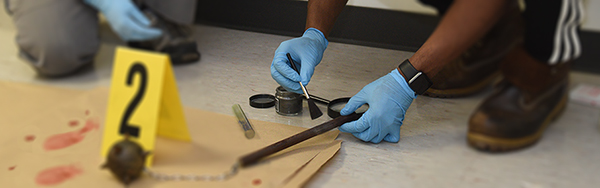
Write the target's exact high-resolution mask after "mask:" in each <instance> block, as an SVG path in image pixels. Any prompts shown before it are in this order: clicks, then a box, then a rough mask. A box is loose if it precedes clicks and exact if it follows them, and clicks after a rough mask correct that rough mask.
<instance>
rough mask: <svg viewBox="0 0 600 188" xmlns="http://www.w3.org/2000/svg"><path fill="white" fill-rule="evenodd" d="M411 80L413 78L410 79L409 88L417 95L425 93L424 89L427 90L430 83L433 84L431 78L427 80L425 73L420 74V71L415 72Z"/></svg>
mask: <svg viewBox="0 0 600 188" xmlns="http://www.w3.org/2000/svg"><path fill="white" fill-rule="evenodd" d="M419 73H421V72H419ZM411 80H414V81H412V82H411V83H410V84H409V86H410V88H411V89H413V91H414V92H415V93H417V94H419V95H421V94H423V93H425V91H427V89H429V88H430V87H431V85H433V83H432V82H431V80H429V78H428V77H427V75H425V74H422V73H421V74H417V75H416V76H415V77H413V78H412V79H411Z"/></svg>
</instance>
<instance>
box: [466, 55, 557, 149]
mask: <svg viewBox="0 0 600 188" xmlns="http://www.w3.org/2000/svg"><path fill="white" fill-rule="evenodd" d="M500 69H501V71H502V74H503V76H504V78H505V79H504V80H503V81H501V82H500V83H499V84H498V85H497V86H498V87H497V90H496V92H495V93H494V94H492V96H490V97H489V98H487V99H486V100H485V101H484V102H483V103H482V104H481V105H480V106H479V108H477V110H475V112H474V113H473V115H472V116H471V119H470V121H469V131H468V133H467V141H468V143H469V145H471V146H473V147H474V148H476V149H480V150H486V151H493V152H500V151H510V150H516V149H520V148H523V147H526V146H529V145H532V144H534V143H535V142H536V141H537V140H539V139H540V138H541V137H542V134H543V133H544V130H545V129H546V127H547V126H548V124H550V122H551V121H552V120H554V119H555V118H557V117H558V116H559V115H560V114H561V112H562V111H563V110H564V109H565V107H566V104H567V98H568V92H567V86H568V75H569V63H562V64H558V65H553V66H550V65H547V64H546V63H545V62H540V61H538V60H536V59H534V58H533V57H531V56H530V55H529V54H528V53H527V52H526V51H525V50H524V48H523V47H521V46H519V47H516V48H515V49H514V50H513V51H512V52H510V54H509V55H507V57H506V59H505V60H504V61H503V62H502V64H501V65H500Z"/></svg>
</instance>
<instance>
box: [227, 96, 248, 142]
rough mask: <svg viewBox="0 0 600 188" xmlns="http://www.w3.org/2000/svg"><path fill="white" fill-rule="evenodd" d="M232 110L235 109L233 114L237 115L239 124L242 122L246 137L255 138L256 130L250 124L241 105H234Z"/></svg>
mask: <svg viewBox="0 0 600 188" xmlns="http://www.w3.org/2000/svg"><path fill="white" fill-rule="evenodd" d="M231 108H233V113H235V117H237V119H238V122H240V125H242V129H244V135H246V138H248V139H252V138H254V129H253V128H252V125H250V122H249V121H248V118H247V117H246V114H244V111H243V110H242V107H241V106H240V105H239V104H234V105H233V106H232V107H231Z"/></svg>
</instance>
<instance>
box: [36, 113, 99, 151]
mask: <svg viewBox="0 0 600 188" xmlns="http://www.w3.org/2000/svg"><path fill="white" fill-rule="evenodd" d="M99 127H100V124H99V123H98V122H96V121H95V120H93V119H88V120H87V122H86V123H85V126H84V127H83V128H81V129H80V130H77V131H71V132H67V133H61V134H56V135H53V136H50V137H48V139H46V142H44V149H46V150H57V149H62V148H66V147H69V146H71V145H73V144H77V143H79V142H81V141H82V140H83V139H84V138H85V133H87V132H89V131H91V130H93V129H98V128H99Z"/></svg>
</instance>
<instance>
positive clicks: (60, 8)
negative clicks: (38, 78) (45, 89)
mask: <svg viewBox="0 0 600 188" xmlns="http://www.w3.org/2000/svg"><path fill="white" fill-rule="evenodd" d="M7 5H8V6H7V8H8V9H9V11H10V12H11V13H12V19H13V21H14V24H15V26H16V28H17V37H16V43H17V45H18V47H19V51H20V54H21V56H22V57H23V58H24V59H25V60H26V61H29V63H30V64H31V65H33V67H34V68H35V69H36V70H37V71H38V73H39V74H41V75H44V76H62V75H66V74H69V73H72V72H74V71H76V70H77V69H79V68H81V67H82V66H84V65H86V64H90V63H91V62H92V61H93V59H94V55H95V54H96V52H97V50H98V48H99V44H100V40H99V35H98V16H97V12H96V10H94V9H93V8H91V7H89V6H88V5H86V4H84V3H83V1H82V0H8V2H7Z"/></svg>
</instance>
